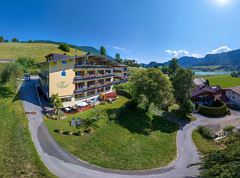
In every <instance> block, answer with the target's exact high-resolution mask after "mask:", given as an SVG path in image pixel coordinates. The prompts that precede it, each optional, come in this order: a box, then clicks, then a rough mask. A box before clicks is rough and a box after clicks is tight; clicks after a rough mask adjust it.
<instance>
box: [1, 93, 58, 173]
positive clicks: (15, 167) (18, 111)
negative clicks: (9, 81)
mask: <svg viewBox="0 0 240 178" xmlns="http://www.w3.org/2000/svg"><path fill="white" fill-rule="evenodd" d="M1 93H2V92H1ZM0 177H54V176H53V175H52V174H51V173H50V172H49V171H48V169H47V168H46V167H45V166H44V164H43V163H42V161H41V160H40V158H39V156H38V154H37V152H36V150H35V147H34V144H33V142H32V139H31V135H30V132H29V129H28V120H27V118H26V116H25V113H24V112H23V108H22V103H21V101H19V100H18V99H17V100H16V101H12V98H11V97H10V98H6V97H4V98H3V97H1V96H0Z"/></svg>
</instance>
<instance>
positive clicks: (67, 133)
mask: <svg viewBox="0 0 240 178" xmlns="http://www.w3.org/2000/svg"><path fill="white" fill-rule="evenodd" d="M65 134H66V135H72V134H73V133H72V131H70V130H68V131H66V132H65Z"/></svg>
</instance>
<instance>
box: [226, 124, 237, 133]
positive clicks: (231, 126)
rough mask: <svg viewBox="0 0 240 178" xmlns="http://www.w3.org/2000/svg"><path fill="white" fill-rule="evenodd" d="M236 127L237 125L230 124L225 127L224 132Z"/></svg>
mask: <svg viewBox="0 0 240 178" xmlns="http://www.w3.org/2000/svg"><path fill="white" fill-rule="evenodd" d="M234 129H235V127H234V126H233V125H228V126H226V127H224V128H223V131H224V132H232V131H233V130H234Z"/></svg>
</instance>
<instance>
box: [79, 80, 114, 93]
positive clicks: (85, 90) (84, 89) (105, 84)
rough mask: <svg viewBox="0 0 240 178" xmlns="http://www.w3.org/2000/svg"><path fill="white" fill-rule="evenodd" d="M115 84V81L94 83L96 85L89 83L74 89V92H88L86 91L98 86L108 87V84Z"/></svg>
mask: <svg viewBox="0 0 240 178" xmlns="http://www.w3.org/2000/svg"><path fill="white" fill-rule="evenodd" d="M114 84H116V82H114V81H113V82H105V83H104V84H96V85H91V86H89V87H86V86H85V87H82V88H78V89H75V93H82V92H88V91H91V90H96V89H99V88H103V87H108V86H111V85H114Z"/></svg>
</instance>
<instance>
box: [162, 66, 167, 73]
mask: <svg viewBox="0 0 240 178" xmlns="http://www.w3.org/2000/svg"><path fill="white" fill-rule="evenodd" d="M161 71H162V72H163V73H164V74H168V71H169V69H168V66H162V68H161Z"/></svg>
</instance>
